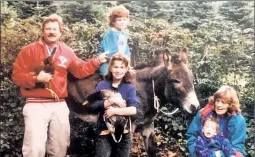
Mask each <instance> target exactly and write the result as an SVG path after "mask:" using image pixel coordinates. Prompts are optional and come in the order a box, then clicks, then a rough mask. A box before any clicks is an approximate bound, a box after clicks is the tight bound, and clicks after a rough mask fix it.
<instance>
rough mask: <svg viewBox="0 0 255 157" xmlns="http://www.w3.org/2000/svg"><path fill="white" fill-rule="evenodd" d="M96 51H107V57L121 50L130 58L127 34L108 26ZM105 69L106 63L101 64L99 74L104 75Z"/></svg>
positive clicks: (106, 67)
mask: <svg viewBox="0 0 255 157" xmlns="http://www.w3.org/2000/svg"><path fill="white" fill-rule="evenodd" d="M98 52H99V55H100V54H101V53H103V52H108V54H107V56H108V57H109V58H111V57H112V56H113V55H114V54H115V53H117V52H121V53H124V54H125V55H126V56H128V57H129V58H130V51H129V46H128V36H127V35H126V34H125V33H124V32H122V31H115V30H113V29H112V28H109V29H108V31H107V32H106V33H105V35H104V37H103V40H102V41H101V43H100V45H99V48H98ZM107 69H108V63H104V64H102V65H101V66H100V68H99V71H100V74H101V75H103V76H104V75H105V74H106V72H107Z"/></svg>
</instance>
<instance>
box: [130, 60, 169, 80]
mask: <svg viewBox="0 0 255 157" xmlns="http://www.w3.org/2000/svg"><path fill="white" fill-rule="evenodd" d="M135 70H136V79H137V80H150V79H151V78H157V77H158V76H159V75H161V74H162V73H163V72H164V71H165V70H166V68H165V66H164V65H156V66H155V65H152V64H149V63H141V64H139V65H137V66H135Z"/></svg>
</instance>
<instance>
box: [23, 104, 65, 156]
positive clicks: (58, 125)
mask: <svg viewBox="0 0 255 157" xmlns="http://www.w3.org/2000/svg"><path fill="white" fill-rule="evenodd" d="M23 115H24V120H25V133H24V141H23V147H22V153H23V156H24V157H44V156H45V151H46V149H47V154H48V155H49V156H50V157H64V156H65V155H66V151H67V147H68V146H69V143H70V124H69V108H68V107H67V104H66V102H64V101H62V102H54V103H28V104H26V105H25V106H24V108H23Z"/></svg>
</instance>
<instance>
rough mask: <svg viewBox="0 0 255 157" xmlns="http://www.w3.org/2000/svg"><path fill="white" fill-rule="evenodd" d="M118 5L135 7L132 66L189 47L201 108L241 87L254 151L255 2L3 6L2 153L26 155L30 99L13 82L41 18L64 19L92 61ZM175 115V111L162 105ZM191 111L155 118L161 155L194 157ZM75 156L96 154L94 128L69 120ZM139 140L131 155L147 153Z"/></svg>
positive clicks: (71, 39)
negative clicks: (189, 137) (223, 91)
mask: <svg viewBox="0 0 255 157" xmlns="http://www.w3.org/2000/svg"><path fill="white" fill-rule="evenodd" d="M116 5H124V6H125V7H126V8H127V9H129V10H130V22H129V23H130V24H129V26H128V30H127V33H128V34H129V41H128V42H129V45H130V49H131V53H132V64H133V65H137V64H139V63H140V62H142V61H149V60H151V59H153V57H154V52H155V50H157V49H159V48H162V47H169V48H170V50H171V52H173V53H174V52H178V51H179V50H180V49H181V48H183V47H184V46H185V47H187V48H188V49H189V51H188V54H189V60H190V63H191V64H190V66H191V68H192V70H193V73H194V75H195V77H196V85H195V89H196V92H197V95H198V98H199V101H200V103H201V106H203V105H205V104H206V102H207V99H208V97H209V96H210V95H212V94H213V93H214V92H215V91H216V90H217V89H218V88H219V87H220V86H221V85H222V84H228V85H231V86H233V87H234V88H235V89H237V91H238V94H239V97H240V100H241V105H242V114H243V115H244V116H245V118H246V123H247V140H246V144H245V147H246V152H247V154H248V157H252V156H254V155H255V153H254V104H255V101H254V97H255V95H254V93H255V92H254V90H255V89H254V76H255V62H254V60H255V56H254V2H248V1H214V2H210V1H180V2H178V1H164V2H163V1H69V2H67V1H8V2H7V1H1V64H0V68H1V72H0V80H1V86H0V90H1V93H0V100H1V105H0V113H1V115H0V120H1V122H0V124H1V125H0V133H1V139H0V156H3V157H9V156H11V157H12V156H15V157H16V156H17V157H18V156H22V155H21V147H22V140H23V132H24V121H23V116H22V108H23V106H24V98H23V97H22V96H21V95H20V92H19V89H18V87H17V86H16V85H14V83H13V82H12V80H11V74H12V64H13V62H14V60H15V58H16V56H17V54H18V52H19V51H20V49H21V48H22V47H23V46H24V45H26V44H29V43H31V42H33V41H36V40H38V39H39V37H40V36H41V23H42V20H43V17H45V16H47V15H50V14H52V13H57V14H59V15H60V16H62V17H63V19H64V22H65V29H64V33H63V36H62V38H61V39H62V41H64V42H65V43H66V44H67V45H69V46H71V47H72V48H73V49H74V50H75V52H76V54H77V55H78V56H79V57H80V58H82V59H84V60H86V59H88V58H90V57H91V56H92V55H94V54H96V53H97V47H98V44H99V41H100V40H101V38H102V36H103V34H104V32H105V31H106V30H107V28H108V22H107V12H108V11H109V9H110V8H111V7H113V6H116ZM162 109H163V110H171V109H172V107H171V106H166V107H164V108H162ZM187 117H188V116H186V115H185V114H183V113H181V112H179V113H177V114H175V115H174V116H166V115H164V114H162V113H160V114H159V115H158V116H157V119H156V121H155V131H156V135H157V136H156V137H157V145H158V147H159V148H160V152H159V155H158V156H167V155H168V156H169V157H170V156H178V157H179V156H180V157H181V156H188V151H187V147H186V138H185V132H186V131H187V127H188V125H189V124H190V122H191V118H187ZM70 122H71V147H70V149H69V151H68V154H69V155H70V156H73V157H75V156H77V157H80V156H92V155H93V154H94V140H93V139H94V136H93V124H88V123H85V122H83V121H81V120H80V119H78V118H75V117H74V116H73V115H72V114H71V115H70ZM145 155H146V153H145V151H144V148H143V143H142V140H141V136H140V135H139V134H136V135H135V138H134V141H133V147H132V153H131V156H145Z"/></svg>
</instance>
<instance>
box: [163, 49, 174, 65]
mask: <svg viewBox="0 0 255 157" xmlns="http://www.w3.org/2000/svg"><path fill="white" fill-rule="evenodd" d="M171 59H172V56H171V53H170V50H169V49H168V48H165V50H164V53H163V60H164V64H165V67H166V68H167V69H168V70H171V69H172V68H173V66H172V62H171Z"/></svg>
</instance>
